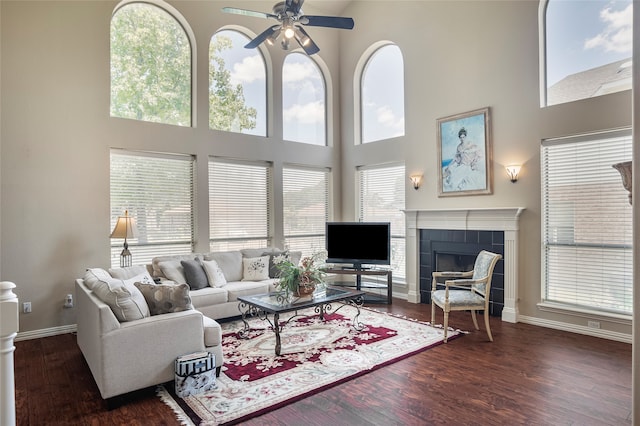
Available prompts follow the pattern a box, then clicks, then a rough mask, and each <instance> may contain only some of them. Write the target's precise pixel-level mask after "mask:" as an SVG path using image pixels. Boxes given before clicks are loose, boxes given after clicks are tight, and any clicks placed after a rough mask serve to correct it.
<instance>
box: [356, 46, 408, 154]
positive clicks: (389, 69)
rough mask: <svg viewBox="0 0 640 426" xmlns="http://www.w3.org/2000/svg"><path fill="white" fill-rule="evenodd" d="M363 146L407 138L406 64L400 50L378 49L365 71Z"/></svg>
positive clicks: (361, 100)
mask: <svg viewBox="0 0 640 426" xmlns="http://www.w3.org/2000/svg"><path fill="white" fill-rule="evenodd" d="M360 90H361V92H360V114H361V129H362V134H361V141H362V143H367V142H373V141H378V140H382V139H390V138H395V137H398V136H404V61H403V60H402V52H401V51H400V48H399V47H398V46H396V45H394V44H387V45H384V46H382V47H380V48H379V49H377V50H376V51H375V52H374V53H373V54H372V55H371V57H370V58H369V60H368V62H367V64H366V65H365V67H364V70H363V72H362V81H361V89H360Z"/></svg>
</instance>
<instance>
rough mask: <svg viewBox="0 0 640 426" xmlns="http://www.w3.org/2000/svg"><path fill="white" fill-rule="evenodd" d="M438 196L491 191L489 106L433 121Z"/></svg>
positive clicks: (488, 192) (478, 193)
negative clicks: (435, 125) (435, 136)
mask: <svg viewBox="0 0 640 426" xmlns="http://www.w3.org/2000/svg"><path fill="white" fill-rule="evenodd" d="M437 128H438V129H437V130H438V135H437V144H438V197H451V196H461V195H487V194H491V193H492V184H493V171H492V169H493V168H492V157H493V154H492V147H491V117H490V109H489V107H486V108H481V109H476V110H473V111H469V112H464V113H461V114H456V115H451V116H448V117H443V118H439V119H438V120H437Z"/></svg>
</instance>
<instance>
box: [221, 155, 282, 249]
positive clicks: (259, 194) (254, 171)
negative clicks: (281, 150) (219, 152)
mask: <svg viewBox="0 0 640 426" xmlns="http://www.w3.org/2000/svg"><path fill="white" fill-rule="evenodd" d="M270 188H271V165H270V164H268V163H245V162H239V161H232V160H223V159H217V158H215V159H211V160H210V161H209V233H210V239H209V246H210V249H211V251H226V250H239V249H242V248H260V247H267V246H269V245H270V242H271V234H272V233H271V229H270V226H271V225H270V223H271V197H270V195H269V194H270Z"/></svg>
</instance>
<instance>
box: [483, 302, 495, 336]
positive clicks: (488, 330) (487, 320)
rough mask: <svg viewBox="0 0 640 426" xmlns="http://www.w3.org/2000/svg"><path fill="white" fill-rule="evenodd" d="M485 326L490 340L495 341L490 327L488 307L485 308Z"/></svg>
mask: <svg viewBox="0 0 640 426" xmlns="http://www.w3.org/2000/svg"><path fill="white" fill-rule="evenodd" d="M484 326H485V327H486V328H487V334H488V335H489V340H490V341H492V342H493V336H492V335H491V328H489V311H488V310H487V309H485V310H484Z"/></svg>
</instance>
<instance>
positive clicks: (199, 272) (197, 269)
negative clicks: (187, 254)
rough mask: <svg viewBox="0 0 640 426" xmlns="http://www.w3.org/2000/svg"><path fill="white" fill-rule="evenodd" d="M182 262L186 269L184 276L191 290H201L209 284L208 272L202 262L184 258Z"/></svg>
mask: <svg viewBox="0 0 640 426" xmlns="http://www.w3.org/2000/svg"><path fill="white" fill-rule="evenodd" d="M180 264H181V265H182V268H183V269H184V276H185V278H186V279H187V284H188V285H189V288H190V289H191V290H200V289H201V288H205V287H207V286H208V285H209V281H208V280H207V274H205V272H204V269H203V268H202V265H201V264H200V262H198V261H197V260H182V261H180Z"/></svg>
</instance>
